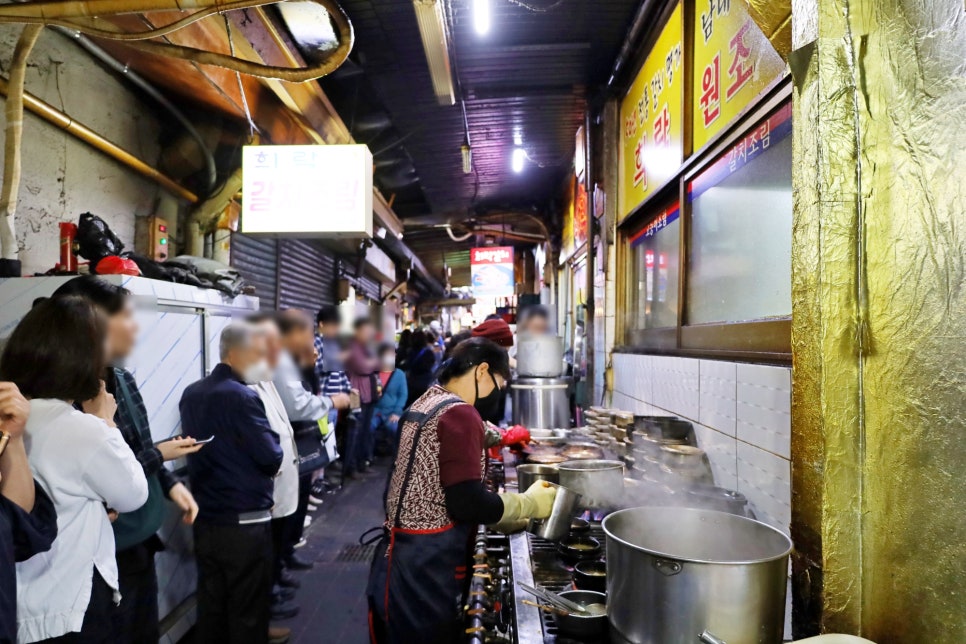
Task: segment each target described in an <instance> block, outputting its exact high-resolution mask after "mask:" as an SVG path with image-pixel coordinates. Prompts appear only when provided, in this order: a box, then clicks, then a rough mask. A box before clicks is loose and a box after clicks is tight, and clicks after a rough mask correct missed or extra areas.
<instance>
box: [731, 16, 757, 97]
mask: <svg viewBox="0 0 966 644" xmlns="http://www.w3.org/2000/svg"><path fill="white" fill-rule="evenodd" d="M750 28H751V20H746V21H745V24H744V25H742V27H741V29H740V30H739V31H738V33H736V34H735V35H734V36H733V37H732V38H731V42H730V43H729V51H730V52H731V54H732V58H731V66H730V67H728V76H730V77H731V78H732V79H733V80H732V82H731V85H729V86H728V90H727V92H726V93H725V97H726V98H727V99H728V100H729V101H730V100H731V99H732V97H734V95H735V94H737V93H738V92H739V91H740V90H741V88H742V87H744V86H745V84H746V83H747V82H748V81H749V80H751V77H752V76H754V75H755V63H754V62H751V49H750V48H749V47H748V45H746V44H745V34H747V33H748V30H749V29H750Z"/></svg>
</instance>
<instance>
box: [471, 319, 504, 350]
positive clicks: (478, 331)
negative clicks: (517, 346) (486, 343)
mask: <svg viewBox="0 0 966 644" xmlns="http://www.w3.org/2000/svg"><path fill="white" fill-rule="evenodd" d="M473 337H474V338H486V339H487V340H492V341H493V342H496V343H497V344H498V345H500V346H501V347H503V348H504V349H509V348H510V347H512V346H513V331H512V330H511V329H510V325H509V324H507V323H506V322H505V321H504V320H487V321H485V322H484V323H483V324H481V325H479V326H477V327H475V328H474V329H473Z"/></svg>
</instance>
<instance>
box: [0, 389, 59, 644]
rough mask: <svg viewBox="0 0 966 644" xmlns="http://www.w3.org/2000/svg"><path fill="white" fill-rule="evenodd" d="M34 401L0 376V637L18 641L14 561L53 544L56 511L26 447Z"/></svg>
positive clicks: (21, 559) (32, 554)
mask: <svg viewBox="0 0 966 644" xmlns="http://www.w3.org/2000/svg"><path fill="white" fill-rule="evenodd" d="M29 415H30V403H29V402H28V401H27V399H26V398H24V397H23V394H21V393H20V390H19V389H18V388H17V385H15V384H13V383H12V382H0V642H4V643H5V644H12V643H13V642H16V641H17V575H16V567H15V566H16V562H18V561H26V560H27V559H29V558H31V557H33V556H34V555H36V554H38V553H41V552H47V551H48V550H50V546H51V544H52V543H53V542H54V538H55V537H56V536H57V513H56V512H55V511H54V504H53V503H52V502H51V500H50V497H49V496H47V493H46V492H44V490H43V488H42V487H40V485H39V484H38V483H36V482H35V481H34V476H33V472H31V470H30V464H29V463H28V462H27V450H26V448H25V447H24V429H25V428H26V426H27V418H28V416H29Z"/></svg>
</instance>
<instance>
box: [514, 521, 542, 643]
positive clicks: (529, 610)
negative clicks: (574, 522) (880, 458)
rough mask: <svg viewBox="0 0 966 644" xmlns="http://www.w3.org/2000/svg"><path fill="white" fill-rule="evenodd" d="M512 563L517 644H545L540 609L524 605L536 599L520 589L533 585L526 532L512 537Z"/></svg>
mask: <svg viewBox="0 0 966 644" xmlns="http://www.w3.org/2000/svg"><path fill="white" fill-rule="evenodd" d="M510 563H511V565H512V566H513V583H514V588H513V602H514V606H515V609H516V612H515V615H516V620H517V642H518V643H519V644H543V641H544V639H543V621H542V620H541V619H540V609H539V608H537V607H536V606H529V605H527V604H524V603H523V600H524V599H529V600H530V601H535V600H536V598H535V597H532V596H531V595H530V593H528V592H527V591H525V590H523V589H522V588H520V584H521V583H524V584H527V585H528V586H532V585H533V571H532V569H531V561H530V545H529V542H528V541H527V534H526V533H525V532H518V533H517V534H514V535H511V536H510Z"/></svg>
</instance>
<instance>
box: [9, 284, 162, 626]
mask: <svg viewBox="0 0 966 644" xmlns="http://www.w3.org/2000/svg"><path fill="white" fill-rule="evenodd" d="M105 326H106V325H105V321H104V320H103V318H102V317H101V315H100V314H99V313H98V312H97V310H96V309H95V308H94V307H93V306H92V305H91V304H90V302H88V301H87V300H85V299H83V298H79V297H57V298H53V299H50V300H47V301H44V302H41V303H39V304H38V305H37V306H35V307H34V308H33V309H31V310H30V311H29V312H28V313H27V315H26V316H25V317H24V318H23V320H22V321H21V322H20V324H18V325H17V328H16V329H15V330H14V332H13V334H11V336H10V339H9V341H8V342H7V346H6V349H5V350H4V352H3V357H2V359H0V379H2V380H9V381H12V382H14V383H15V384H16V385H17V387H19V389H20V391H21V392H22V393H23V395H24V396H26V397H27V398H29V399H30V417H29V419H28V420H27V426H26V434H27V436H29V437H30V440H29V441H28V442H27V443H26V447H27V457H28V459H29V461H30V466H31V467H32V468H33V470H34V474H35V476H36V478H37V481H38V482H39V483H40V485H41V487H43V489H44V491H45V492H46V493H47V494H48V495H49V496H50V498H51V500H52V501H53V503H54V509H55V510H56V512H57V528H58V534H57V538H56V539H55V540H54V543H53V545H52V547H51V549H50V551H49V552H47V553H45V554H44V555H42V556H38V557H32V558H30V559H28V560H27V561H24V562H21V563H19V564H17V610H18V615H17V640H18V641H19V642H22V643H25V644H26V643H28V642H40V641H53V642H112V641H115V640H114V639H113V636H112V633H113V631H114V620H115V619H116V617H117V610H116V606H115V601H114V598H115V596H116V595H117V593H118V588H119V584H118V570H117V563H116V560H115V557H114V551H115V546H114V531H113V530H112V529H111V517H115V518H116V513H118V512H120V513H124V512H134V511H135V510H137V509H138V508H140V507H141V506H143V505H144V503H145V502H146V501H147V500H148V482H147V479H146V477H145V475H144V468H143V467H142V466H141V464H140V463H139V462H138V460H137V458H136V457H135V455H134V453H133V452H132V451H131V448H130V447H129V446H128V445H127V443H125V442H124V438H123V437H122V436H121V433H120V432H119V431H118V430H117V428H116V426H115V424H114V417H115V414H116V411H117V405H116V404H115V402H114V397H113V396H111V394H110V393H108V392H107V389H106V388H105V386H104V382H103V381H102V380H101V378H102V377H103V375H104V373H105V370H106V367H107V365H106V364H105V357H106V353H107V347H106V344H105V341H106V332H105ZM74 403H81V406H82V407H83V409H84V411H80V410H77V409H75V408H74V406H73V405H74ZM109 514H110V515H111V516H109Z"/></svg>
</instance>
